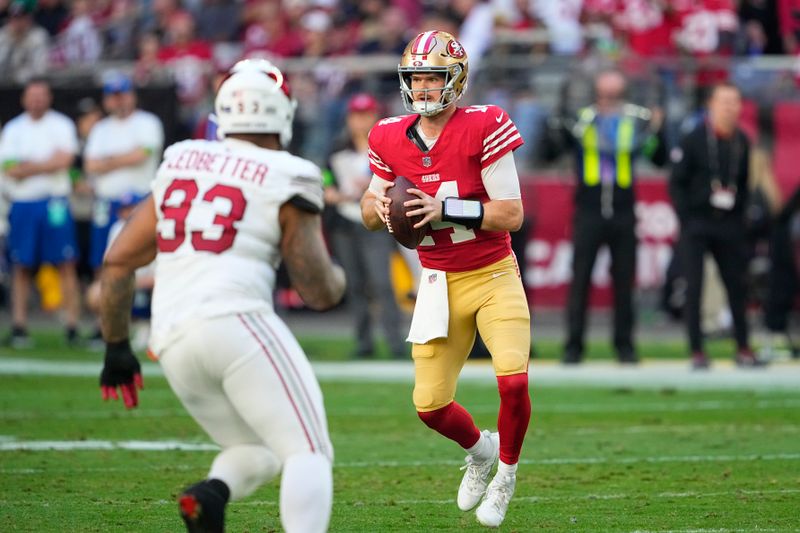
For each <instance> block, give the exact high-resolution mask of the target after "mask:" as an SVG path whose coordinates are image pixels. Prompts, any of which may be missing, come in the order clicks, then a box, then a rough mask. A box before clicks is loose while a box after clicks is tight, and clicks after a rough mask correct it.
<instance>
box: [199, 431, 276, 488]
mask: <svg viewBox="0 0 800 533" xmlns="http://www.w3.org/2000/svg"><path fill="white" fill-rule="evenodd" d="M280 471H281V464H280V461H279V460H278V458H277V457H276V456H275V454H274V453H272V452H271V451H270V450H269V448H266V447H265V446H259V445H255V444H241V445H238V446H231V447H229V448H225V449H224V450H222V452H220V453H219V455H217V457H216V458H215V459H214V462H213V463H212V464H211V471H210V472H209V473H208V477H209V478H215V479H219V480H222V481H223V482H224V483H225V484H226V485H227V486H228V488H229V489H230V492H231V499H232V500H240V499H242V498H244V497H246V496H249V495H250V494H252V493H253V491H254V490H256V489H257V488H258V487H259V486H261V485H262V484H264V483H266V482H267V481H270V480H271V479H274V478H275V476H277V475H278V473H279V472H280Z"/></svg>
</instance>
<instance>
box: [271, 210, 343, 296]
mask: <svg viewBox="0 0 800 533" xmlns="http://www.w3.org/2000/svg"><path fill="white" fill-rule="evenodd" d="M278 221H279V223H280V226H281V231H282V238H281V256H282V257H283V262H284V264H285V265H286V269H287V270H288V272H289V279H290V280H291V282H292V287H294V288H295V289H296V290H297V292H298V293H299V294H300V297H301V298H302V299H303V301H304V302H305V303H306V305H308V306H309V307H311V308H312V309H316V310H317V311H323V310H325V309H328V308H330V307H333V306H334V305H336V304H337V303H339V301H340V300H341V299H342V296H343V295H344V288H345V278H344V271H343V270H342V268H341V267H340V266H339V265H335V264H334V263H333V262H332V261H331V257H330V255H328V249H327V248H326V247H325V241H324V240H323V238H322V224H321V219H320V216H319V214H318V213H316V212H311V211H310V210H307V209H304V208H303V206H302V204H296V203H293V202H292V201H289V202H287V203H285V204H283V206H281V210H280V212H279V214H278Z"/></svg>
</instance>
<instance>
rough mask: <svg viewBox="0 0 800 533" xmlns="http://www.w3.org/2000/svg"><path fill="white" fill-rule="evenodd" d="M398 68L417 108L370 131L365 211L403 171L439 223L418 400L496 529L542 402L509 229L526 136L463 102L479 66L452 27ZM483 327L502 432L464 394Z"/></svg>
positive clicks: (375, 224) (465, 499)
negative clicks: (533, 378)
mask: <svg viewBox="0 0 800 533" xmlns="http://www.w3.org/2000/svg"><path fill="white" fill-rule="evenodd" d="M398 71H399V74H400V86H401V93H402V97H403V103H404V105H405V107H406V109H407V110H408V111H409V113H410V114H409V115H404V116H399V117H391V118H386V119H383V120H381V121H380V122H378V124H376V125H375V127H374V128H373V129H372V131H371V132H370V139H369V157H370V167H371V169H372V172H373V174H374V175H373V178H372V183H371V185H370V188H369V190H368V191H367V192H365V193H364V196H363V198H362V200H361V213H362V217H363V220H364V225H365V226H366V227H368V228H369V229H372V230H382V229H383V228H384V225H385V221H386V217H387V216H388V213H389V207H388V204H389V202H390V200H389V198H388V197H387V195H386V190H387V189H388V188H389V187H392V186H393V185H394V184H393V181H394V179H395V177H397V176H405V177H406V178H408V179H409V180H411V181H412V182H413V183H414V184H415V185H416V188H413V189H409V191H410V192H411V193H412V194H414V195H416V196H418V199H414V200H410V201H407V202H406V206H407V207H408V208H409V210H408V212H407V214H408V215H409V216H415V215H423V217H424V218H423V219H422V220H421V221H420V222H419V223H418V224H417V227H422V226H424V225H425V224H428V223H430V229H429V230H428V234H427V236H426V237H425V238H424V239H423V241H422V243H421V244H420V246H419V247H418V248H417V250H418V252H419V257H420V261H421V263H422V266H423V272H422V277H421V280H420V289H419V293H418V295H417V303H416V306H415V309H414V316H413V318H412V322H411V329H410V332H409V336H408V340H409V341H410V342H413V343H414V345H413V349H412V356H413V359H414V373H415V380H414V381H415V383H414V396H413V399H414V405H415V407H416V409H417V413H418V414H419V417H420V418H421V419H422V421H423V422H424V423H425V424H427V425H428V426H429V427H430V428H432V429H434V430H435V431H438V432H439V433H441V434H442V435H444V436H445V437H447V438H449V439H451V440H454V441H455V442H457V443H458V444H459V445H460V446H461V447H462V448H464V449H465V450H466V451H467V458H466V462H467V466H466V473H465V474H464V478H463V480H462V482H461V485H460V487H459V490H458V499H457V502H458V506H459V508H460V509H462V510H464V511H467V510H470V509H472V508H474V507H475V506H476V505H478V503H479V502H480V505H479V506H478V509H477V511H476V516H477V518H478V520H479V521H480V522H481V523H482V524H484V525H487V526H492V527H496V526H499V525H500V524H501V523H502V521H503V519H504V518H505V514H506V510H507V509H508V504H509V501H510V500H511V497H512V496H513V494H514V486H515V483H516V471H517V463H518V461H519V455H520V449H521V448H522V441H523V439H524V437H525V432H526V430H527V428H528V421H529V419H530V410H531V407H530V396H529V394H528V354H529V349H530V313H529V310H528V304H527V300H526V297H525V290H524V288H523V286H522V282H521V281H520V276H519V268H518V265H517V262H516V258H515V257H514V254H513V253H512V251H511V244H510V237H509V233H508V232H509V231H514V230H516V229H518V228H519V227H520V225H521V224H522V218H523V212H522V201H521V198H520V187H519V179H518V177H517V171H516V167H515V165H514V157H513V154H512V150H514V149H515V148H517V147H518V146H520V145H522V143H523V141H522V138H521V137H520V135H519V132H518V131H517V128H516V127H515V126H514V123H513V122H512V121H511V119H510V118H509V117H508V114H507V113H506V112H505V111H503V110H502V109H501V108H499V107H497V106H492V105H481V106H469V107H458V106H457V105H456V103H457V102H458V100H459V98H460V97H461V96H462V94H463V93H464V90H465V88H466V85H467V72H468V63H467V54H466V52H465V51H464V48H463V47H462V46H461V44H460V43H459V42H458V41H457V40H455V39H454V38H453V36H452V35H450V34H449V33H446V32H443V31H427V32H424V33H421V34H420V35H418V36H417V37H416V38H414V39H413V40H412V41H411V42H410V43H409V44H408V46H407V47H406V49H405V52H404V53H403V56H402V59H401V61H400V65H399V67H398ZM476 329H477V330H479V331H480V333H481V337H483V339H484V341H485V342H486V346H487V347H488V348H489V351H490V352H491V354H492V362H493V365H494V370H495V374H496V375H497V384H498V388H499V391H500V413H499V416H498V422H497V425H498V430H499V438H498V433H491V432H490V431H489V430H485V431H483V432H482V431H480V430H479V429H478V428H477V427H476V426H475V423H474V422H473V420H472V416H471V415H470V414H469V413H468V412H467V411H466V409H464V408H463V407H462V406H461V405H459V404H458V403H456V402H455V391H456V381H457V379H458V375H459V373H460V372H461V368H462V367H463V365H464V362H465V361H466V359H467V356H468V355H469V352H470V348H471V347H472V344H473V342H474V340H475V333H476ZM498 455H499V465H498V468H497V473H496V475H495V476H494V478H493V479H491V482H490V478H491V474H492V470H493V468H494V463H495V461H497V459H498ZM481 498H483V501H482V502H481Z"/></svg>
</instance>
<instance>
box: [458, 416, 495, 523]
mask: <svg viewBox="0 0 800 533" xmlns="http://www.w3.org/2000/svg"><path fill="white" fill-rule="evenodd" d="M483 435H484V436H485V437H487V438H488V439H489V442H491V444H492V457H491V458H490V459H489V460H487V461H484V462H480V463H479V462H477V461H475V459H474V458H473V457H472V456H471V455H467V458H466V459H465V461H466V462H467V464H465V465H464V466H462V467H461V469H462V470H465V469H466V472H464V477H463V478H462V479H461V485H460V486H459V487H458V499H457V500H456V501H457V503H458V508H459V509H461V510H462V511H469V510H470V509H472V508H473V507H475V506H476V505H478V502H479V501H481V497H483V495H484V493H485V492H486V485H488V484H489V477H490V476H491V475H492V467H493V466H494V464H495V463H496V462H497V459H498V457H499V455H500V434H499V433H492V432H490V431H489V430H488V429H485V430H483Z"/></svg>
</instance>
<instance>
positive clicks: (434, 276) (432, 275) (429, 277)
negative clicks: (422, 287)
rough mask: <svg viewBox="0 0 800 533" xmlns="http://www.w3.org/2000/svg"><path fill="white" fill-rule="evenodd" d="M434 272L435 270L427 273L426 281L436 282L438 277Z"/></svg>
mask: <svg viewBox="0 0 800 533" xmlns="http://www.w3.org/2000/svg"><path fill="white" fill-rule="evenodd" d="M436 274H437V273H436V272H434V273H433V274H428V283H436V278H437V277H438V276H437V275H436Z"/></svg>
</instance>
